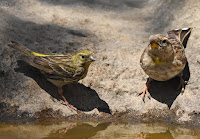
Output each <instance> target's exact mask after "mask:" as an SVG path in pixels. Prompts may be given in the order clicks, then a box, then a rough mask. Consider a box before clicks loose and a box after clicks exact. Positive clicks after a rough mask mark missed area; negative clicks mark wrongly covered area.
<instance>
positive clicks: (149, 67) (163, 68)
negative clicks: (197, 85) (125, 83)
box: [138, 28, 192, 101]
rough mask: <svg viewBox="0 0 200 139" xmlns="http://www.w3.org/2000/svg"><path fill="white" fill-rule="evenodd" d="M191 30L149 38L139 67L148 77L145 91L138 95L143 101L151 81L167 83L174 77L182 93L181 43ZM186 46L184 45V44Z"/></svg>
mask: <svg viewBox="0 0 200 139" xmlns="http://www.w3.org/2000/svg"><path fill="white" fill-rule="evenodd" d="M191 30H192V28H183V29H174V30H170V31H168V32H167V33H168V36H167V37H165V36H163V35H161V34H156V35H152V36H150V37H149V41H150V43H149V45H148V47H147V48H146V49H145V50H144V52H143V54H142V55H141V58H140V66H141V67H142V69H143V70H144V72H145V73H146V74H147V75H148V76H149V81H148V82H147V84H146V87H145V89H144V90H143V91H142V92H141V93H139V94H138V95H141V94H143V101H144V98H145V95H148V98H150V94H149V92H148V89H149V86H150V82H151V81H152V80H157V81H167V80H169V79H172V78H173V77H175V76H179V77H180V85H179V87H178V88H180V87H182V90H181V92H182V93H183V92H184V85H185V83H186V82H185V81H184V80H183V78H182V76H183V74H182V71H183V69H184V68H185V65H186V63H187V58H186V56H185V51H184V49H185V48H184V46H183V42H186V43H187V41H186V39H188V38H189V36H190V34H191ZM185 45H186V44H185Z"/></svg>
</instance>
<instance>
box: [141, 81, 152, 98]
mask: <svg viewBox="0 0 200 139" xmlns="http://www.w3.org/2000/svg"><path fill="white" fill-rule="evenodd" d="M151 81H152V79H151V78H149V81H148V82H147V84H146V87H145V89H144V90H143V91H142V92H140V93H138V96H140V95H142V94H143V97H142V100H143V101H144V98H145V96H146V95H148V98H149V99H150V98H151V95H150V93H149V91H148V89H149V86H150V82H151ZM144 102H145V101H144Z"/></svg>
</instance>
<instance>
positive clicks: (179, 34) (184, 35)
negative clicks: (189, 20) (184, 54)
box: [167, 28, 192, 48]
mask: <svg viewBox="0 0 200 139" xmlns="http://www.w3.org/2000/svg"><path fill="white" fill-rule="evenodd" d="M191 31H192V28H182V29H173V30H170V31H168V32H167V34H168V36H169V38H174V39H177V40H179V41H180V42H181V43H182V44H183V46H184V48H186V45H187V40H188V38H189V37H190V34H191Z"/></svg>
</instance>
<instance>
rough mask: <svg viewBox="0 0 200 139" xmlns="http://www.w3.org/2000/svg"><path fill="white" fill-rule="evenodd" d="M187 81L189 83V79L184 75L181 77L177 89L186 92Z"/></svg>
mask: <svg viewBox="0 0 200 139" xmlns="http://www.w3.org/2000/svg"><path fill="white" fill-rule="evenodd" d="M187 83H188V81H184V80H183V78H182V77H181V78H180V84H179V86H178V88H177V90H179V89H181V94H183V93H184V91H185V85H186V84H187Z"/></svg>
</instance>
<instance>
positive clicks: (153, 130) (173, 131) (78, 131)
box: [0, 121, 199, 139]
mask: <svg viewBox="0 0 200 139" xmlns="http://www.w3.org/2000/svg"><path fill="white" fill-rule="evenodd" d="M198 135H199V131H198V130H194V129H186V128H181V127H178V126H176V127H173V126H170V125H166V124H165V125H162V124H137V123H128V124H119V123H118V124H117V123H91V122H90V123H88V122H87V123H67V122H62V123H56V122H55V123H54V124H53V125H52V121H51V122H50V123H49V122H40V124H38V123H35V124H28V125H12V126H10V125H0V138H20V139H27V138H67V139H68V138H70V139H71V138H72V139H78V138H91V139H92V138H134V139H135V138H136V139H137V138H139V139H140V138H145V139H146V138H159V139H160V138H167V139H172V138H180V139H182V138H198Z"/></svg>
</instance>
